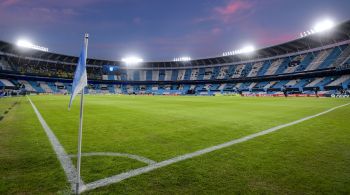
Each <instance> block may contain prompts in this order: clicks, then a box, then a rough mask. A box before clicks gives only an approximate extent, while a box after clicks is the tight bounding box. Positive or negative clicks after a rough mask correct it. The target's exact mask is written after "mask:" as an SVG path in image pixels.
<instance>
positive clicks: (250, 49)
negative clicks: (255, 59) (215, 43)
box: [222, 45, 255, 56]
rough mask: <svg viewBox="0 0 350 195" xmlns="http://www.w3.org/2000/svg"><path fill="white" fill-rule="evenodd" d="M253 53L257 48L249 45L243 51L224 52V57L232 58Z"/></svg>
mask: <svg viewBox="0 0 350 195" xmlns="http://www.w3.org/2000/svg"><path fill="white" fill-rule="evenodd" d="M253 51H255V47H254V46H252V45H247V46H245V47H243V48H242V49H237V50H233V51H228V52H224V53H223V54H222V56H232V55H236V54H243V53H252V52H253Z"/></svg>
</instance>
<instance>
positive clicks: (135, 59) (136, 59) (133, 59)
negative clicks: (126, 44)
mask: <svg viewBox="0 0 350 195" xmlns="http://www.w3.org/2000/svg"><path fill="white" fill-rule="evenodd" d="M122 61H123V62H124V63H126V64H127V65H135V64H139V63H141V62H143V59H142V58H139V57H127V58H123V59H122Z"/></svg>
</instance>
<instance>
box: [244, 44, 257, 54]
mask: <svg viewBox="0 0 350 195" xmlns="http://www.w3.org/2000/svg"><path fill="white" fill-rule="evenodd" d="M253 51H255V47H254V46H252V45H248V46H245V47H243V49H242V50H241V53H251V52H253Z"/></svg>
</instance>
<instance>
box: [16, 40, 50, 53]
mask: <svg viewBox="0 0 350 195" xmlns="http://www.w3.org/2000/svg"><path fill="white" fill-rule="evenodd" d="M17 45H18V46H19V47H25V48H30V49H36V50H40V51H45V52H48V51H49V49H48V48H46V47H42V46H38V45H34V44H33V43H31V42H30V41H28V40H24V39H20V40H18V41H17Z"/></svg>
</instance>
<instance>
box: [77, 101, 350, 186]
mask: <svg viewBox="0 0 350 195" xmlns="http://www.w3.org/2000/svg"><path fill="white" fill-rule="evenodd" d="M347 105H350V103H347V104H343V105H341V106H336V107H333V108H331V109H328V110H326V111H323V112H320V113H318V114H315V115H312V116H308V117H305V118H302V119H299V120H296V121H293V122H290V123H287V124H283V125H279V126H276V127H272V128H270V129H266V130H264V131H260V132H258V133H254V134H251V135H248V136H245V137H242V138H239V139H235V140H232V141H229V142H226V143H223V144H219V145H216V146H212V147H209V148H205V149H202V150H198V151H196V152H192V153H188V154H184V155H181V156H177V157H174V158H171V159H168V160H164V161H161V162H158V163H155V164H151V165H148V166H146V167H141V168H138V169H134V170H131V171H128V172H124V173H120V174H118V175H114V176H111V177H108V178H104V179H100V180H98V181H94V182H91V183H88V184H86V185H85V189H84V190H82V192H83V191H88V190H93V189H95V188H99V187H102V186H107V185H110V184H113V183H118V182H120V181H123V180H125V179H128V178H130V177H134V176H137V175H141V174H143V173H147V172H150V171H152V170H155V169H159V168H161V167H165V166H168V165H171V164H174V163H177V162H180V161H184V160H187V159H190V158H193V157H196V156H200V155H202V154H206V153H209V152H213V151H216V150H219V149H222V148H226V147H229V146H232V145H234V144H238V143H242V142H245V141H248V140H251V139H254V138H256V137H260V136H263V135H266V134H269V133H272V132H274V131H277V130H280V129H282V128H285V127H289V126H292V125H295V124H298V123H301V122H304V121H306V120H310V119H312V118H315V117H318V116H321V115H324V114H327V113H329V112H332V111H333V110H335V109H338V108H341V107H344V106H347Z"/></svg>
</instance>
